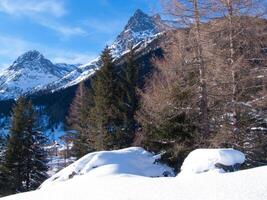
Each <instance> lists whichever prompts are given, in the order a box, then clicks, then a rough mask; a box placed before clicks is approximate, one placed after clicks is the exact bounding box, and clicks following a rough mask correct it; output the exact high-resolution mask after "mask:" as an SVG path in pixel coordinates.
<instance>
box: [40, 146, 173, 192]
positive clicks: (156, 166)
mask: <svg viewBox="0 0 267 200" xmlns="http://www.w3.org/2000/svg"><path fill="white" fill-rule="evenodd" d="M158 158H159V156H158V155H156V156H155V155H153V154H152V153H149V152H147V151H145V150H144V149H143V148H139V147H130V148H126V149H121V150H114V151H99V152H93V153H89V154H87V155H85V156H84V157H82V158H80V159H79V160H77V161H76V162H74V163H73V164H71V165H70V166H68V167H66V168H65V169H63V170H61V171H60V172H58V173H57V174H55V175H54V176H52V177H50V178H49V179H48V180H46V181H45V182H44V183H43V184H42V185H41V186H40V188H45V187H48V186H51V185H54V184H57V183H60V182H64V181H67V180H69V179H72V178H73V177H75V176H79V175H86V176H87V177H88V176H90V177H106V176H114V175H120V176H129V175H130V176H133V175H135V176H145V177H160V176H165V175H174V173H173V171H172V169H171V168H170V167H168V166H166V165H163V164H160V163H157V159H158Z"/></svg>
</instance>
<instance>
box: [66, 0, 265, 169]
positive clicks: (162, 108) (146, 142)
mask: <svg viewBox="0 0 267 200" xmlns="http://www.w3.org/2000/svg"><path fill="white" fill-rule="evenodd" d="M262 6H263V5H262V4H261V3H260V2H256V1H245V0H244V1H235V0H231V1H216V0H213V1H207V3H204V2H202V1H197V0H194V1H173V0H170V1H163V7H164V9H165V10H166V13H169V14H170V15H172V16H175V17H176V18H177V19H178V20H180V21H179V22H181V24H182V25H181V26H180V27H181V28H179V29H178V30H176V31H170V32H169V33H165V39H164V42H163V44H162V48H163V49H164V51H165V54H164V58H161V59H157V58H155V59H154V60H153V66H154V70H153V73H152V74H151V76H149V77H148V78H147V80H146V84H145V86H144V87H143V88H137V84H136V81H137V79H138V78H137V77H138V74H137V72H138V68H139V67H140V66H137V65H136V63H135V62H134V60H135V59H134V51H133V50H132V51H131V52H130V53H129V54H128V58H127V61H126V64H125V66H124V67H123V68H124V69H125V70H123V71H121V70H117V69H116V66H115V65H114V63H113V58H112V56H111V54H110V52H109V50H108V48H106V49H105V50H104V51H103V53H102V56H101V68H100V70H98V71H97V73H96V76H95V77H94V79H93V80H92V84H91V87H90V88H85V87H84V85H83V84H81V85H80V87H79V89H78V90H77V95H76V98H75V101H74V102H73V104H72V106H71V109H70V115H69V117H68V122H69V128H70V130H75V132H73V131H70V132H71V133H70V137H72V139H73V141H74V148H73V150H74V152H75V154H76V156H77V157H80V156H82V155H84V154H86V153H88V152H90V151H95V150H104V149H105V150H110V149H118V148H122V147H127V146H130V145H139V146H143V147H145V148H146V149H148V150H150V151H154V152H165V153H164V156H163V160H165V161H166V162H167V163H168V164H170V165H172V166H174V167H175V168H176V169H177V170H178V169H179V165H180V164H181V162H182V161H183V159H184V157H185V156H186V155H187V154H188V153H189V152H190V151H191V150H193V149H195V148H219V147H221V148H223V147H227V148H229V147H232V148H236V149H239V150H241V151H243V152H245V153H246V155H247V162H246V167H250V166H259V165H264V164H267V158H266V157H267V133H266V132H267V124H266V117H267V114H266V107H267V100H266V95H267V93H266V87H267V86H266V73H267V70H266V47H267V37H266V27H267V23H266V20H265V19H264V17H263V16H264V12H262V11H263V9H261V8H263V7H262Z"/></svg>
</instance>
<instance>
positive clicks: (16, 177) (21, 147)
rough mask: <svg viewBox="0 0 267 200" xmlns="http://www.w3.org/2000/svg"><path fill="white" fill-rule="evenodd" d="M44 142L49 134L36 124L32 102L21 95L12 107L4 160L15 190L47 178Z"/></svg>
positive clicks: (10, 181)
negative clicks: (42, 131) (45, 134)
mask: <svg viewBox="0 0 267 200" xmlns="http://www.w3.org/2000/svg"><path fill="white" fill-rule="evenodd" d="M45 143H46V138H45V137H44V135H43V134H42V133H41V132H39V131H38V128H37V127H36V118H35V112H34V109H33V106H32V104H31V102H28V101H26V100H25V99H24V98H23V97H20V98H19V99H18V100H17V102H16V105H15V106H14V108H13V113H12V126H11V128H10V133H9V138H8V144H7V150H6V157H5V164H4V165H5V167H6V170H7V173H8V176H9V181H8V183H7V184H8V187H9V189H10V190H11V191H12V192H14V193H15V192H23V191H29V190H32V189H36V188H37V187H38V186H39V185H40V184H41V183H42V182H43V181H44V180H45V179H46V178H47V174H46V171H47V169H48V168H47V165H46V161H47V160H46V153H45V150H44V149H43V147H44V144H45Z"/></svg>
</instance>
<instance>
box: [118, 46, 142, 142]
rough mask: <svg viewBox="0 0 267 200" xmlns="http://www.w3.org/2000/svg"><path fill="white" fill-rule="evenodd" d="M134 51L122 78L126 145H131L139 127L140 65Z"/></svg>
mask: <svg viewBox="0 0 267 200" xmlns="http://www.w3.org/2000/svg"><path fill="white" fill-rule="evenodd" d="M134 56H135V55H134V50H133V49H132V48H131V49H130V52H129V53H128V54H127V57H126V63H125V66H124V70H123V72H122V77H121V84H120V87H121V88H122V89H121V95H122V97H121V100H120V103H121V107H122V112H123V116H124V118H123V127H124V135H125V142H126V144H125V145H131V143H132V142H133V138H134V136H135V135H134V134H135V131H136V127H137V122H136V120H135V114H136V111H137V109H138V96H137V87H138V65H137V63H136V62H135V59H134V58H135V57H134Z"/></svg>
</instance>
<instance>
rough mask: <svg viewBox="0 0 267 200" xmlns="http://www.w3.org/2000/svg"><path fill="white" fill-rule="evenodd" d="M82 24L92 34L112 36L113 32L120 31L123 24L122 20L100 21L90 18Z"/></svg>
mask: <svg viewBox="0 0 267 200" xmlns="http://www.w3.org/2000/svg"><path fill="white" fill-rule="evenodd" d="M83 24H84V25H85V26H86V27H88V28H89V29H90V30H91V31H92V32H97V33H104V34H114V32H118V31H121V30H122V28H123V25H124V24H125V22H124V21H123V20H120V19H118V20H108V21H105V20H101V19H96V18H91V19H87V20H84V21H83Z"/></svg>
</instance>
